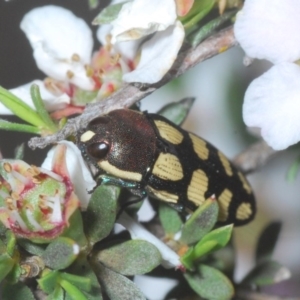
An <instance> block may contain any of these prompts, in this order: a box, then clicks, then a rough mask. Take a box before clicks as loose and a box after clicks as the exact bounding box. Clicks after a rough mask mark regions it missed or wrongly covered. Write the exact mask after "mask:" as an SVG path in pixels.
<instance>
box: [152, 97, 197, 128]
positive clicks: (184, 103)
mask: <svg viewBox="0 0 300 300" xmlns="http://www.w3.org/2000/svg"><path fill="white" fill-rule="evenodd" d="M194 102H195V98H193V97H189V98H184V99H182V100H180V101H178V102H173V103H169V104H167V105H165V106H164V107H162V108H161V109H160V110H159V111H158V112H157V113H158V114H159V115H161V116H163V117H165V118H167V119H168V120H170V121H171V122H173V123H175V124H176V125H181V124H182V123H183V122H184V120H185V119H186V117H187V115H188V114H189V112H190V110H191V108H192V106H193V104H194Z"/></svg>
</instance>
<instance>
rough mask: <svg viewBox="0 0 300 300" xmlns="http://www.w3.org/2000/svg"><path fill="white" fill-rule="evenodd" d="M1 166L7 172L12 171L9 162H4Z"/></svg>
mask: <svg viewBox="0 0 300 300" xmlns="http://www.w3.org/2000/svg"><path fill="white" fill-rule="evenodd" d="M3 168H4V170H5V171H6V172H7V173H10V172H11V171H12V166H11V164H10V163H4V164H3Z"/></svg>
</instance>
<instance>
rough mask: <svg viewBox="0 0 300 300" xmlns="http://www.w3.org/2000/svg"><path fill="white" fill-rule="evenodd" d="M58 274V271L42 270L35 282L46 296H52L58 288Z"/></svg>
mask: <svg viewBox="0 0 300 300" xmlns="http://www.w3.org/2000/svg"><path fill="white" fill-rule="evenodd" d="M59 276H60V273H59V272H58V271H50V270H47V269H46V270H44V271H43V273H42V276H41V278H40V279H38V280H37V282H38V284H39V287H40V288H41V289H42V290H43V291H44V292H45V293H47V294H52V293H53V292H54V291H55V290H56V289H57V287H58V280H59Z"/></svg>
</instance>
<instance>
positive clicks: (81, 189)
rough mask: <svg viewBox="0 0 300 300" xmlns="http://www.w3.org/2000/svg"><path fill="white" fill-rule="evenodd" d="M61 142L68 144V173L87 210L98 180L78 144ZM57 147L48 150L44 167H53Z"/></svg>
mask: <svg viewBox="0 0 300 300" xmlns="http://www.w3.org/2000/svg"><path fill="white" fill-rule="evenodd" d="M59 144H65V145H66V146H67V154H66V162H67V169H68V173H69V176H70V178H71V181H72V183H73V186H74V190H75V193H76V195H77V196H78V198H79V200H80V205H81V206H80V207H81V209H82V210H85V209H86V208H87V206H88V203H89V200H90V197H91V194H90V193H89V191H92V190H93V188H94V187H95V186H96V182H95V180H94V179H93V177H92V175H91V172H90V171H89V169H88V168H87V166H86V164H85V162H84V160H83V158H82V155H81V152H80V150H79V149H78V148H77V147H76V145H74V143H72V142H68V141H62V142H60V143H59ZM55 147H56V146H55ZM55 147H53V148H52V149H51V150H50V151H49V152H48V154H47V157H46V159H45V161H44V162H43V164H42V168H43V169H51V164H52V158H53V155H54V153H55Z"/></svg>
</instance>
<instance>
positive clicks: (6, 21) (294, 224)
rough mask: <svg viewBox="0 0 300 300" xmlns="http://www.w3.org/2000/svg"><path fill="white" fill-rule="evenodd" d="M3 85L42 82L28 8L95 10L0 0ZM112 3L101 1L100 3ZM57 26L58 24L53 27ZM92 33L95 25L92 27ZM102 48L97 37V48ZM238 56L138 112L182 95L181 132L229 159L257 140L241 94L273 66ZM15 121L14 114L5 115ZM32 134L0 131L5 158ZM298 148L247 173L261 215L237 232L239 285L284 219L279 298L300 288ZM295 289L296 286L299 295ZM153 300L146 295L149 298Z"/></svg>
mask: <svg viewBox="0 0 300 300" xmlns="http://www.w3.org/2000/svg"><path fill="white" fill-rule="evenodd" d="M0 1H1V2H0V85H1V86H3V87H5V88H8V89H10V88H14V87H17V86H19V85H22V84H25V83H27V82H30V81H32V80H33V79H37V78H38V79H43V78H44V74H43V73H42V72H40V71H39V70H38V69H37V67H36V65H35V62H34V60H33V57H32V50H31V47H30V45H29V43H28V41H27V39H26V37H25V35H24V34H23V32H22V31H21V30H20V28H19V24H20V21H21V19H22V17H23V16H24V14H25V13H26V12H28V11H29V10H30V9H31V8H33V7H37V6H42V5H46V4H56V5H60V6H63V7H66V8H69V9H70V10H72V11H73V13H75V14H76V15H77V16H78V17H81V18H83V19H85V20H86V22H87V23H88V24H90V23H91V21H92V20H93V19H94V17H95V16H96V15H97V13H98V12H99V8H100V7H98V8H96V9H94V10H90V9H89V6H88V3H87V1H85V0H63V1H62V0H51V1H46V0H31V1H26V0H11V1H4V0H0ZM108 3H109V1H101V6H105V5H107V4H108ZM53 26H55V24H53ZM92 28H93V31H94V33H95V31H96V29H97V28H96V27H92ZM97 47H99V43H98V42H96V38H95V49H96V48H97ZM242 60H243V51H242V50H241V49H240V48H238V47H236V48H234V49H231V50H229V51H227V52H225V53H223V54H221V55H218V56H217V57H214V58H212V59H210V60H208V61H205V62H204V63H202V64H200V65H198V66H197V67H195V68H194V69H192V70H190V71H189V72H187V73H186V74H185V75H184V76H182V77H181V78H179V79H176V80H175V81H173V82H171V83H170V84H168V85H167V86H165V87H163V88H162V89H160V90H158V91H156V92H155V93H154V94H153V95H151V96H149V97H148V98H146V99H144V100H143V101H142V109H143V110H148V111H150V112H156V111H157V110H158V109H159V108H161V107H162V106H163V105H165V104H166V103H169V102H172V101H178V100H181V99H182V98H184V97H191V96H192V97H196V101H195V104H194V106H193V109H192V111H191V113H190V115H189V117H188V119H187V120H186V121H185V123H184V124H183V127H184V128H185V129H187V130H189V131H192V132H194V133H196V134H198V135H199V136H201V137H203V138H204V139H206V140H208V141H209V142H211V143H212V144H213V145H215V146H216V147H217V148H219V149H220V150H222V151H223V153H225V154H226V155H227V156H228V157H229V158H233V157H234V156H235V155H237V154H238V153H240V152H241V151H243V150H244V149H245V148H247V147H248V146H249V145H250V144H251V143H253V142H254V141H255V138H253V137H252V136H251V135H250V134H248V133H247V130H246V128H245V125H244V124H243V120H242V104H243V95H244V93H245V90H246V88H247V86H248V84H249V83H250V82H251V81H252V80H253V79H254V78H256V77H258V76H259V75H260V74H262V73H263V72H264V71H265V70H267V69H268V68H269V67H270V65H268V63H267V62H264V61H255V62H254V63H253V64H252V65H251V66H250V67H248V68H246V67H244V66H243V64H242ZM5 118H6V119H9V120H12V118H13V117H5ZM29 138H30V135H28V134H20V133H11V132H9V133H8V132H4V131H0V149H1V152H2V154H3V156H4V157H6V158H10V157H13V153H14V149H15V148H16V146H18V145H20V144H21V143H24V142H25V143H26V142H27V141H28V139H29ZM299 150H300V148H299V146H294V147H291V148H290V149H288V150H286V151H283V152H281V153H280V154H279V155H277V156H276V157H275V158H274V159H273V160H271V161H270V162H269V163H268V164H267V165H266V166H264V167H263V168H262V169H260V170H257V171H256V172H255V173H253V174H251V175H250V176H248V178H249V181H250V182H251V184H252V186H253V189H254V192H255V194H256V197H257V205H258V213H257V217H256V219H255V221H253V222H252V223H251V224H249V225H247V226H244V227H241V228H238V229H235V232H234V242H235V244H236V246H237V270H236V274H235V276H236V279H237V280H240V279H242V278H243V276H244V275H245V274H246V273H247V272H248V271H249V270H250V269H251V268H252V266H253V258H254V257H253V255H254V247H255V242H256V241H257V237H258V236H259V234H260V232H261V231H262V229H263V228H264V227H265V226H266V225H267V224H268V223H269V222H271V221H275V220H277V221H281V222H282V224H283V226H282V231H281V234H280V237H279V241H278V244H277V247H276V249H275V254H274V259H275V260H277V261H278V262H280V263H282V264H283V265H285V266H286V267H288V268H289V269H290V270H291V272H292V274H293V279H292V280H289V282H286V283H281V285H280V286H279V287H277V289H278V290H280V293H283V294H284V292H289V294H291V295H297V294H298V295H299V294H300V291H299V290H300V287H299V286H297V283H300V280H299V278H300V231H299V229H300V192H299V190H300V182H299V180H300V178H299V176H298V177H297V178H296V179H295V180H294V181H293V182H288V181H287V180H286V175H287V171H288V170H289V168H290V166H291V165H292V164H293V163H294V161H295V160H296V159H297V158H298V156H299V153H300V151H299ZM46 152H47V149H46V150H36V151H34V152H33V151H31V150H30V149H29V148H28V147H27V145H26V150H25V160H26V161H27V162H28V163H34V164H37V165H39V164H40V163H41V162H42V161H43V159H44V157H45V153H46ZM297 289H299V290H298V291H297ZM149 299H151V298H149Z"/></svg>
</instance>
